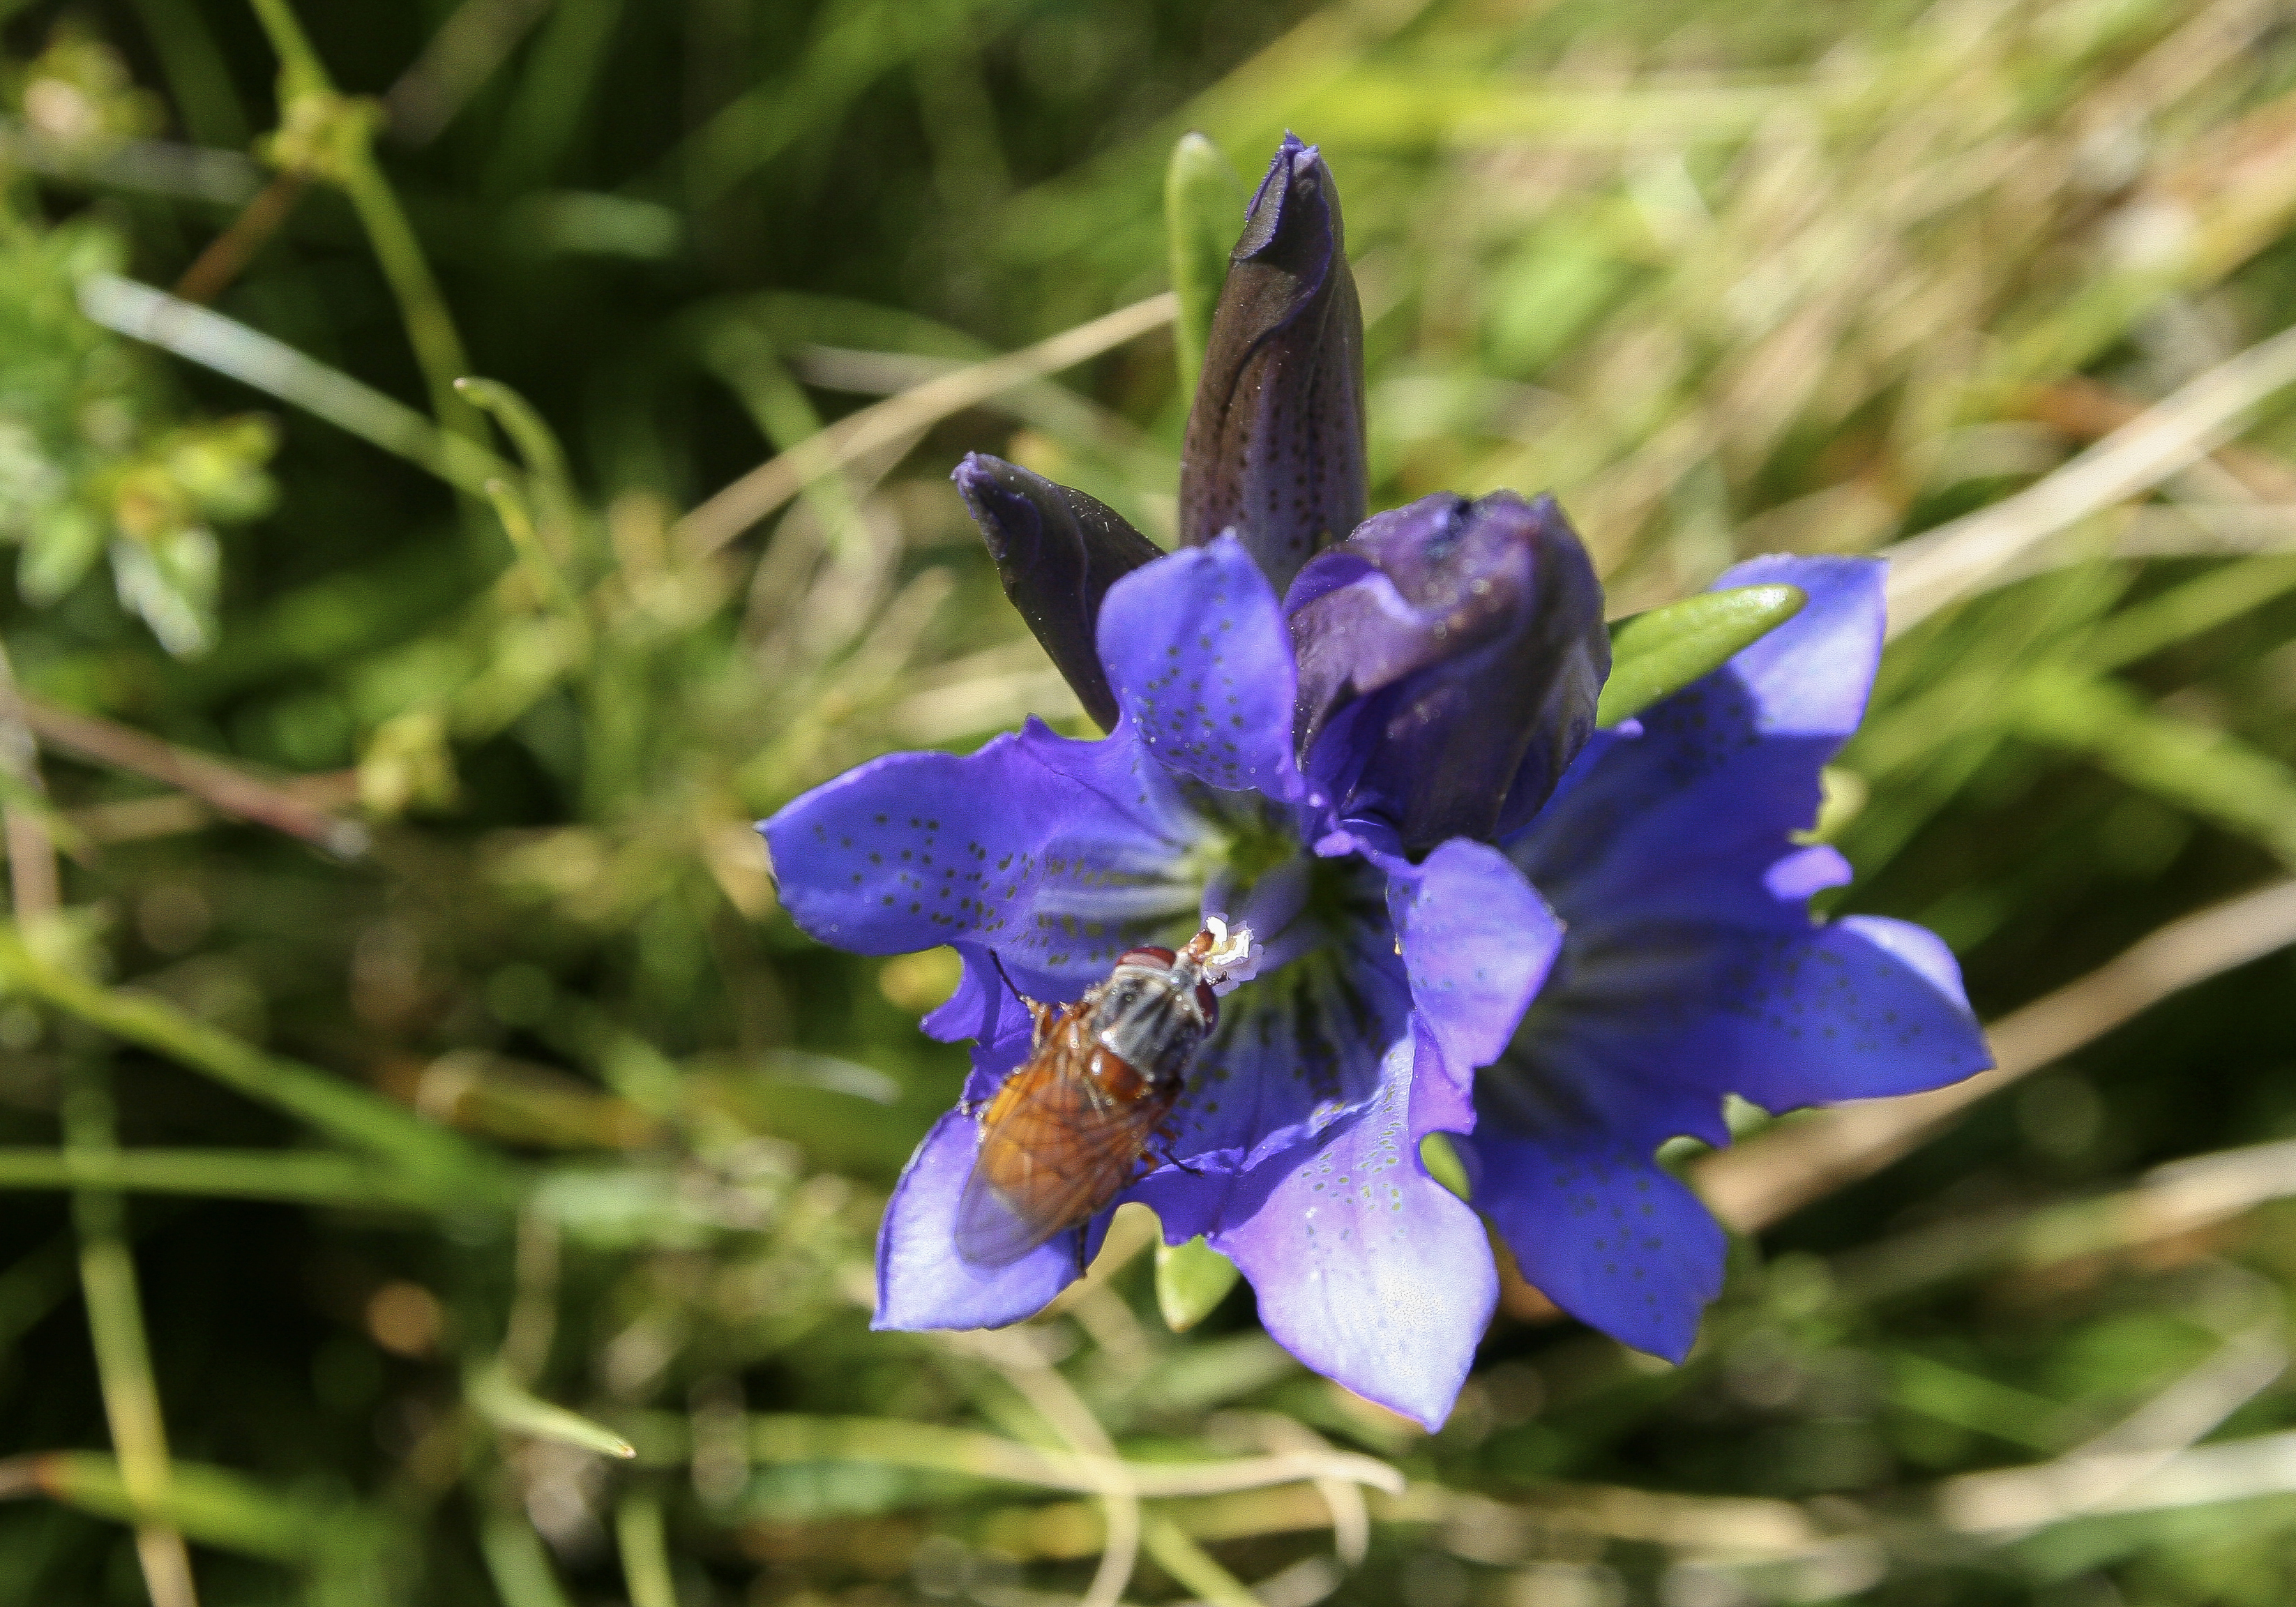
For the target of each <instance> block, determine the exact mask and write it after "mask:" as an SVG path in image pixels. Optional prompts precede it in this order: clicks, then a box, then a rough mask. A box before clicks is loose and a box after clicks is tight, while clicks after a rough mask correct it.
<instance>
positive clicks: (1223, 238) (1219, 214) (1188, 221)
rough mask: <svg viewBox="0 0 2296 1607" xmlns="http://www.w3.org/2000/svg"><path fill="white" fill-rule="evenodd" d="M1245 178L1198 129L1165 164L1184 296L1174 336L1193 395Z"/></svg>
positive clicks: (1171, 237)
mask: <svg viewBox="0 0 2296 1607" xmlns="http://www.w3.org/2000/svg"><path fill="white" fill-rule="evenodd" d="M1243 200H1244V198H1243V182H1242V180H1241V179H1239V178H1237V177H1236V176H1235V169H1234V168H1233V167H1231V166H1229V165H1228V160H1227V158H1226V156H1224V155H1222V154H1221V152H1220V148H1219V147H1218V145H1215V144H1213V143H1212V142H1211V141H1210V139H1209V138H1207V137H1206V136H1205V135H1201V134H1198V133H1196V132H1195V131H1193V129H1191V130H1190V131H1189V132H1188V133H1186V134H1184V135H1181V136H1180V143H1178V144H1177V145H1174V146H1173V147H1172V160H1171V163H1170V165H1169V166H1168V167H1167V168H1165V169H1164V229H1165V235H1166V241H1167V249H1168V250H1169V251H1170V252H1171V259H1172V291H1173V293H1174V294H1175V295H1177V296H1178V297H1179V299H1180V316H1179V320H1178V328H1177V332H1176V339H1175V342H1174V345H1175V350H1176V354H1177V357H1178V359H1179V365H1180V389H1181V390H1183V391H1184V392H1185V393H1186V394H1187V395H1189V396H1191V397H1193V396H1194V395H1195V392H1196V376H1197V375H1198V374H1199V373H1202V372H1203V366H1204V348H1205V346H1206V345H1207V344H1208V343H1209V342H1210V340H1211V333H1212V308H1213V307H1214V306H1215V305H1217V304H1218V301H1219V293H1220V286H1221V284H1222V283H1225V282H1226V278H1227V254H1228V251H1229V250H1231V249H1232V248H1233V247H1234V244H1235V240H1236V236H1237V234H1240V233H1241V232H1242V228H1243Z"/></svg>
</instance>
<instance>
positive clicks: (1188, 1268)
mask: <svg viewBox="0 0 2296 1607" xmlns="http://www.w3.org/2000/svg"><path fill="white" fill-rule="evenodd" d="M1238 1276H1239V1274H1238V1273H1237V1272H1236V1270H1235V1263H1234V1262H1233V1261H1231V1260H1229V1259H1227V1258H1226V1256H1224V1255H1222V1254H1220V1252H1219V1251H1218V1250H1214V1249H1213V1248H1212V1247H1211V1246H1210V1245H1209V1244H1207V1243H1205V1242H1204V1241H1203V1240H1202V1239H1201V1237H1199V1238H1194V1239H1191V1240H1189V1241H1188V1242H1186V1243H1185V1244H1164V1243H1159V1244H1158V1245H1157V1246H1156V1308H1157V1309H1158V1310H1159V1311H1161V1312H1162V1313H1163V1314H1164V1325H1165V1326H1166V1327H1168V1328H1169V1329H1170V1330H1171V1331H1172V1332H1175V1333H1185V1332H1187V1331H1188V1330H1189V1329H1191V1328H1193V1327H1194V1326H1195V1325H1196V1324H1198V1323H1201V1322H1202V1321H1203V1320H1204V1319H1205V1318H1206V1317H1208V1316H1210V1315H1211V1314H1212V1308H1213V1307H1215V1306H1218V1304H1219V1303H1220V1301H1222V1300H1225V1299H1226V1298H1227V1291H1229V1290H1231V1289H1233V1288H1234V1287H1235V1280H1236V1278H1237V1277H1238Z"/></svg>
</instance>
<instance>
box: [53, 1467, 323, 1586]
mask: <svg viewBox="0 0 2296 1607" xmlns="http://www.w3.org/2000/svg"><path fill="white" fill-rule="evenodd" d="M29 1470H30V1473H31V1482H32V1484H33V1485H34V1486H35V1487H36V1488H38V1489H39V1491H40V1492H41V1493H42V1494H43V1495H45V1496H47V1497H48V1498H49V1499H50V1500H52V1501H55V1502H58V1503H61V1505H65V1506H70V1507H74V1508H77V1509H78V1511H81V1512H84V1513H94V1515H95V1516H97V1517H99V1518H113V1519H117V1520H118V1521H120V1522H123V1523H133V1522H135V1521H136V1520H137V1519H138V1517H140V1516H143V1514H141V1513H138V1512H137V1510H136V1507H135V1502H134V1501H133V1500H131V1499H130V1498H129V1496H128V1494H127V1481H126V1480H124V1479H122V1478H121V1476H120V1472H119V1462H118V1461H117V1460H116V1459H115V1458H113V1457H111V1456H107V1455H102V1453H100V1452H95V1451H53V1452H49V1453H47V1454H45V1455H39V1456H36V1457H32V1458H30V1459H29ZM152 1515H154V1516H157V1517H160V1518H161V1519H163V1520H165V1521H167V1522H168V1523H169V1524H171V1525H173V1526H174V1527H175V1528H176V1529H180V1530H182V1531H183V1533H184V1535H185V1536H186V1537H188V1538H190V1539H193V1540H196V1541H198V1542H199V1543H200V1544H201V1545H202V1546H215V1547H216V1548H217V1550H220V1551H231V1552H237V1553H239V1554H241V1555H242V1556H250V1557H262V1558H265V1559H266V1560H267V1561H271V1562H301V1561H303V1560H305V1559H306V1558H307V1556H308V1555H309V1554H310V1553H311V1551H312V1549H313V1547H314V1545H315V1543H316V1538H317V1537H319V1536H321V1535H323V1534H324V1533H325V1532H326V1528H327V1524H328V1522H330V1521H332V1520H333V1518H334V1517H335V1516H336V1514H333V1513H326V1512H324V1511H322V1510H320V1509H318V1508H316V1507H314V1506H313V1505H310V1504H308V1503H307V1502H304V1501H302V1500H299V1499H297V1498H295V1497H293V1496H289V1495H286V1494H285V1493H283V1492H282V1491H280V1490H278V1489H275V1488H271V1487H268V1486H266V1485H263V1484H258V1482H256V1481H255V1480H251V1479H249V1478H246V1477H244V1476H242V1474H239V1473H235V1472H232V1471H230V1470H229V1469H227V1468H219V1467H209V1466H203V1465H201V1464H198V1463H190V1462H176V1463H170V1464H168V1495H167V1499H166V1500H165V1501H164V1502H162V1503H161V1504H160V1509H159V1511H158V1512H157V1513H154V1514H152Z"/></svg>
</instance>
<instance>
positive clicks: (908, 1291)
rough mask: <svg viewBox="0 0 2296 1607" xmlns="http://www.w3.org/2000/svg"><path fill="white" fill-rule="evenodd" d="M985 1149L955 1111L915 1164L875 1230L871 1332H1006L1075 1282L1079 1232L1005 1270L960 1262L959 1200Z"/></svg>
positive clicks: (919, 1151)
mask: <svg viewBox="0 0 2296 1607" xmlns="http://www.w3.org/2000/svg"><path fill="white" fill-rule="evenodd" d="M979 1152H980V1137H979V1129H978V1127H976V1126H975V1124H974V1122H973V1119H972V1117H970V1116H968V1115H966V1114H964V1112H963V1111H950V1112H949V1113H948V1114H947V1115H946V1116H944V1117H942V1118H941V1119H939V1121H938V1122H935V1123H934V1124H933V1128H932V1131H931V1132H930V1133H928V1134H927V1135H926V1136H925V1139H924V1142H923V1143H922V1144H919V1145H917V1152H916V1153H915V1154H914V1155H913V1156H911V1157H910V1158H909V1164H908V1165H907V1167H906V1168H903V1170H902V1172H901V1180H900V1181H899V1182H898V1184H896V1185H894V1186H893V1197H892V1199H891V1200H890V1201H888V1202H887V1204H886V1207H885V1220H884V1225H883V1226H882V1227H881V1228H880V1229H879V1230H878V1234H877V1311H876V1315H875V1316H874V1317H873V1318H872V1319H871V1323H870V1326H872V1327H873V1328H901V1329H917V1328H1001V1327H1003V1326H1004V1325H1005V1324H1007V1323H1017V1322H1021V1321H1022V1320H1023V1319H1025V1318H1028V1317H1032V1316H1036V1315H1037V1313H1038V1312H1039V1311H1042V1310H1043V1309H1044V1308H1045V1306H1046V1303H1047V1302H1048V1301H1050V1300H1052V1298H1053V1297H1054V1295H1056V1294H1058V1293H1060V1291H1062V1290H1063V1289H1065V1288H1067V1287H1068V1286H1069V1285H1070V1283H1073V1282H1075V1280H1076V1275H1077V1264H1078V1238H1077V1235H1078V1232H1079V1231H1081V1230H1078V1229H1074V1228H1071V1229H1070V1231H1068V1232H1067V1233H1063V1234H1055V1235H1054V1237H1053V1238H1051V1239H1050V1240H1048V1241H1046V1242H1045V1243H1043V1244H1040V1245H1038V1246H1037V1248H1036V1249H1034V1250H1030V1251H1029V1253H1028V1254H1026V1255H1024V1256H1022V1257H1021V1258H1020V1259H1018V1260H1016V1261H1013V1262H1012V1263H1011V1264H1010V1265H1008V1266H1005V1267H978V1266H975V1265H973V1264H972V1262H970V1261H966V1260H964V1259H960V1258H959V1257H958V1256H957V1254H956V1252H955V1242H956V1208H957V1201H958V1199H959V1198H960V1196H962V1194H963V1193H964V1180H965V1178H966V1177H969V1176H970V1175H971V1174H972V1163H973V1159H974V1157H975V1156H976V1155H977V1154H978V1153H979Z"/></svg>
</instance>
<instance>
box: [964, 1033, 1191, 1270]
mask: <svg viewBox="0 0 2296 1607" xmlns="http://www.w3.org/2000/svg"><path fill="white" fill-rule="evenodd" d="M1170 1103H1171V1102H1170V1101H1169V1100H1167V1099H1159V1098H1155V1097H1149V1098H1144V1099H1136V1100H1130V1101H1124V1100H1117V1099H1112V1098H1111V1097H1110V1096H1109V1095H1107V1094H1105V1093H1104V1092H1103V1091H1102V1089H1101V1088H1100V1087H1099V1086H1097V1085H1095V1083H1094V1081H1093V1080H1092V1078H1091V1077H1090V1076H1089V1075H1088V1074H1087V1072H1086V1071H1085V1070H1083V1067H1082V1063H1081V1062H1080V1060H1079V1059H1078V1057H1075V1056H1071V1055H1065V1054H1058V1053H1055V1054H1051V1055H1048V1056H1046V1057H1045V1058H1044V1059H1043V1060H1041V1061H1034V1062H1029V1064H1028V1065H1025V1066H1023V1067H1021V1070H1018V1071H1016V1072H1014V1073H1013V1078H1012V1080H1011V1081H1009V1082H1007V1083H1006V1084H1005V1086H1004V1087H1003V1088H1002V1089H1001V1090H999V1091H998V1093H997V1095H996V1098H995V1099H994V1100H993V1101H991V1102H990V1103H989V1106H988V1110H987V1111H984V1112H982V1115H981V1120H980V1155H979V1156H978V1157H977V1158H976V1159H975V1160H974V1161H973V1163H972V1176H970V1177H967V1178H966V1179H965V1180H964V1193H963V1194H962V1195H960V1196H959V1197H958V1200H957V1204H956V1252H957V1254H958V1255H960V1256H962V1257H964V1259H966V1260H968V1261H970V1262H972V1264H973V1265H975V1266H977V1267H1004V1266H1008V1265H1010V1264H1011V1263H1013V1262H1014V1261H1017V1260H1019V1259H1021V1257H1022V1256H1025V1255H1027V1254H1028V1253H1029V1251H1030V1250H1034V1249H1036V1248H1037V1246H1038V1245H1039V1244H1042V1243H1044V1242H1045V1241H1046V1240H1047V1239H1050V1238H1052V1237H1053V1236H1054V1234H1059V1233H1062V1232H1063V1231H1065V1230H1067V1229H1069V1228H1071V1227H1074V1226H1077V1225H1078V1224H1079V1223H1081V1222H1084V1221H1086V1220H1087V1219H1088V1218H1091V1216H1092V1215H1093V1214H1094V1213H1095V1211H1097V1210H1099V1209H1101V1207H1103V1206H1104V1205H1106V1204H1107V1203H1108V1202H1109V1201H1110V1200H1111V1199H1113V1198H1114V1197H1115V1195H1116V1192H1117V1190H1119V1189H1120V1188H1122V1187H1123V1186H1124V1185H1125V1183H1126V1182H1127V1181H1128V1179H1129V1178H1130V1177H1131V1175H1132V1165H1133V1162H1134V1161H1136V1160H1138V1159H1139V1157H1140V1152H1141V1151H1142V1150H1143V1149H1144V1148H1145V1147H1146V1146H1147V1144H1148V1140H1149V1137H1150V1136H1151V1135H1152V1134H1153V1133H1154V1132H1155V1130H1156V1124H1157V1123H1158V1122H1159V1121H1160V1120H1161V1119H1163V1116H1164V1113H1165V1112H1166V1111H1168V1110H1169V1108H1170Z"/></svg>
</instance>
